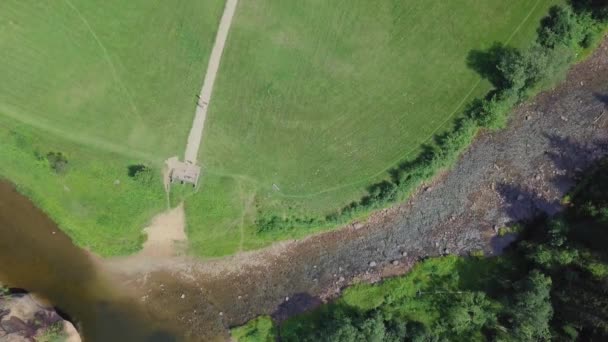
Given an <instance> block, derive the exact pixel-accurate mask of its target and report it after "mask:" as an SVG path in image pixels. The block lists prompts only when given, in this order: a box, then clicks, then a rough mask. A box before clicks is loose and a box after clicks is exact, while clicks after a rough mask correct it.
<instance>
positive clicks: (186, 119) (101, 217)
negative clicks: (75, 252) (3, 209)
mask: <svg viewBox="0 0 608 342" xmlns="http://www.w3.org/2000/svg"><path fill="white" fill-rule="evenodd" d="M223 6H224V2H223V1H222V0H207V1H181V2H172V1H160V0H152V1H151V0H134V1H128V2H124V1H118V0H109V1H103V2H99V1H91V0H56V1H34V0H6V1H2V2H0V50H2V51H3V53H2V54H0V165H1V166H0V177H4V178H7V179H9V180H10V181H12V182H14V183H15V184H16V185H17V186H18V188H19V189H20V191H22V192H24V193H25V194H27V195H28V196H29V197H30V198H32V199H33V200H34V202H36V204H37V205H38V206H39V207H40V208H42V209H43V210H44V211H45V212H46V213H47V214H49V215H50V216H51V218H52V219H53V220H55V221H56V222H57V223H58V224H59V225H60V227H61V228H62V229H63V230H65V231H66V233H68V234H69V235H70V236H71V237H72V238H73V239H74V240H75V242H76V243H77V244H78V245H80V246H84V247H87V248H89V249H91V250H92V251H94V252H96V253H98V254H101V255H119V254H128V253H131V252H134V251H136V250H137V249H139V248H140V245H141V242H142V239H143V236H142V234H141V229H142V228H143V227H145V226H146V224H147V223H148V222H149V220H150V218H151V217H152V216H153V215H154V214H157V213H158V212H160V211H162V210H164V209H165V208H166V202H165V195H164V193H163V189H162V184H161V182H160V175H158V174H157V175H156V178H155V181H157V182H153V183H152V184H140V183H138V182H136V181H135V180H134V179H132V178H129V177H128V176H127V172H128V171H127V167H128V166H129V165H133V164H139V163H147V164H150V165H151V166H153V167H154V168H155V170H156V172H157V173H158V170H160V167H161V163H162V161H163V160H164V159H165V158H167V157H169V156H170V155H174V154H178V153H181V151H182V150H183V148H184V146H185V143H186V136H187V134H188V131H189V129H190V124H191V123H192V116H193V113H194V108H195V100H196V98H195V95H196V94H198V91H199V89H200V86H201V84H202V80H203V74H204V68H205V66H206V64H207V58H208V54H209V52H210V50H211V45H212V44H213V39H214V37H215V31H216V29H217V25H218V22H219V18H220V15H221V13H222V9H223ZM58 136H60V137H61V138H57V137H58ZM48 152H61V153H63V154H65V155H66V156H67V158H68V161H69V164H68V165H69V166H68V171H67V172H66V173H65V174H64V175H58V174H55V173H54V172H53V171H52V170H51V169H50V168H49V166H48V165H47V163H46V161H44V160H40V159H39V158H37V156H36V153H38V154H41V155H46V153H48ZM116 180H118V181H119V182H120V184H119V185H115V181H116Z"/></svg>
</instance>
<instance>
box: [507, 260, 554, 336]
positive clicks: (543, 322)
mask: <svg viewBox="0 0 608 342" xmlns="http://www.w3.org/2000/svg"><path fill="white" fill-rule="evenodd" d="M516 288H517V289H518V290H519V291H518V293H517V294H516V295H515V303H514V305H513V306H512V308H511V310H510V311H511V317H512V322H511V323H512V329H511V334H512V337H514V338H515V340H518V341H547V340H549V339H550V338H551V331H550V329H549V322H550V321H551V318H552V317H553V307H552V306H551V300H550V297H551V296H550V291H551V278H550V277H548V276H546V275H544V274H542V273H541V272H539V271H537V270H534V271H532V272H531V273H530V275H528V277H527V278H525V279H524V280H522V281H520V282H519V283H518V284H517V285H516Z"/></svg>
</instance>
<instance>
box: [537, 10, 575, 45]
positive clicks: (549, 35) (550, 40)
mask: <svg viewBox="0 0 608 342" xmlns="http://www.w3.org/2000/svg"><path fill="white" fill-rule="evenodd" d="M578 27H579V25H578V23H577V20H576V17H575V16H574V13H572V10H571V9H570V8H569V7H564V6H554V7H551V9H550V10H549V15H548V16H547V17H545V18H544V19H543V20H542V22H541V26H540V28H539V29H538V42H539V43H540V44H541V45H542V46H545V47H547V48H551V49H552V48H554V47H556V46H558V45H560V44H561V45H566V46H570V45H572V44H573V43H578V41H576V42H575V40H578V39H575V36H577V34H576V32H575V31H576V30H577V28H578Z"/></svg>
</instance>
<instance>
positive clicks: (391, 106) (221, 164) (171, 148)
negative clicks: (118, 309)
mask: <svg viewBox="0 0 608 342" xmlns="http://www.w3.org/2000/svg"><path fill="white" fill-rule="evenodd" d="M558 2H561V1H560V0H533V1H529V0H509V1H507V0H488V1H483V2H480V1H474V0H454V1H440V0H433V1H426V2H420V1H414V0H405V1H396V0H382V1H376V2H373V3H372V2H369V1H363V0H356V1H350V2H336V1H321V0H310V1H284V0H283V1H280V0H260V1H248V0H242V1H240V3H239V6H238V8H237V13H236V16H235V18H234V21H233V26H232V28H231V31H230V36H229V38H228V44H227V48H226V50H225V51H224V57H223V59H222V65H221V67H220V72H219V75H218V80H217V82H216V84H215V89H214V96H213V98H212V102H211V107H210V112H209V116H208V119H207V124H206V129H205V134H204V141H203V145H202V148H201V152H200V156H199V157H200V160H201V161H202V164H203V168H204V175H203V177H202V181H201V183H202V184H201V188H200V189H199V191H198V192H196V193H193V192H191V190H188V189H185V188H183V189H180V188H179V187H176V188H175V189H174V190H175V191H174V193H173V194H172V195H171V196H172V198H171V203H173V204H175V203H178V202H179V201H180V200H182V199H185V200H186V211H187V231H188V235H189V238H190V245H191V251H192V253H193V254H196V255H200V256H220V255H226V254H230V253H234V252H236V251H239V250H248V249H254V248H259V247H262V246H265V245H267V244H269V243H271V242H273V241H276V240H278V239H285V238H293V237H301V236H304V235H306V234H310V233H311V232H313V231H318V230H320V229H326V228H328V227H317V228H315V229H310V230H301V231H291V232H276V233H273V234H264V235H260V234H257V233H256V229H255V227H254V224H253V222H254V220H255V219H256V215H258V213H259V212H263V213H272V214H278V215H306V216H323V215H325V214H327V213H328V212H330V211H333V210H335V209H337V208H340V207H342V206H343V205H344V204H346V203H348V202H350V201H352V200H354V199H357V198H358V197H360V196H361V194H362V193H363V192H364V190H365V187H366V186H367V185H368V184H370V183H372V182H374V181H377V180H379V179H383V178H385V177H387V173H386V171H387V170H388V169H389V168H391V167H393V166H394V165H395V164H396V163H397V162H399V161H402V160H404V159H407V158H409V157H414V156H415V155H416V153H417V152H418V151H419V150H420V146H421V144H422V143H424V142H425V141H428V140H429V139H431V138H432V137H433V135H434V134H435V133H438V132H441V131H442V130H444V129H447V128H448V127H449V125H450V124H451V123H452V122H453V119H454V118H455V117H456V116H457V115H458V114H459V113H460V112H461V110H462V108H463V106H464V105H465V104H466V103H467V102H468V101H469V100H471V99H473V98H475V97H477V96H480V95H482V94H484V93H485V92H487V91H488V89H489V88H490V84H489V83H487V82H486V81H483V80H481V79H480V77H479V76H478V75H477V74H476V73H475V72H474V71H472V70H471V69H470V68H469V67H468V66H467V65H466V58H467V54H468V53H469V52H470V51H471V50H483V49H485V48H487V47H489V46H490V45H492V44H493V43H494V42H497V41H498V42H503V43H509V44H511V45H514V46H521V45H525V44H527V43H528V42H530V41H531V40H532V39H533V37H534V34H535V29H536V28H537V26H538V22H539V19H540V18H541V17H542V16H544V15H545V14H546V13H547V9H548V7H549V6H550V5H552V4H555V3H558ZM223 6H224V1H222V0H207V1H181V2H178V3H173V2H168V1H159V0H156V1H149V0H148V1H143V0H134V1H129V2H127V3H126V2H124V1H118V0H109V1H104V2H103V3H98V2H95V1H91V0H54V1H45V2H40V1H33V0H7V1H3V2H2V3H0V49H1V50H2V51H4V52H5V53H3V54H1V55H0V123H2V126H1V127H0V138H1V139H0V144H1V145H2V146H0V165H2V167H0V176H2V177H6V178H8V179H9V180H11V181H13V182H15V183H16V184H17V185H18V186H19V187H20V189H21V190H22V191H24V192H26V193H27V194H28V195H29V196H30V197H32V198H33V199H34V200H35V202H36V203H37V204H38V205H39V206H41V208H42V209H43V210H45V211H46V212H47V213H48V214H49V215H50V216H51V217H52V218H53V219H55V220H56V221H57V222H58V223H59V224H60V225H61V227H62V228H63V229H65V230H66V231H67V232H68V233H69V234H70V235H71V236H73V237H74V238H75V240H76V241H77V242H78V243H79V244H80V245H82V246H86V247H88V248H91V249H92V250H94V251H96V252H98V253H100V254H103V255H113V254H125V253H128V252H132V251H133V250H135V249H137V248H138V246H139V245H140V242H141V234H140V230H141V228H142V227H143V226H144V225H145V223H146V222H147V221H148V220H149V219H150V217H151V216H152V215H153V214H154V213H157V212H159V211H160V210H162V208H163V206H164V197H163V194H162V188H161V184H160V179H159V182H158V184H149V185H147V186H142V185H141V184H138V183H137V182H135V181H134V180H133V179H130V178H128V177H127V167H128V165H131V164H136V163H147V164H149V165H151V166H153V167H154V168H155V169H156V170H157V171H158V170H159V169H160V166H161V163H162V161H163V160H164V159H165V158H167V157H169V156H171V155H181V153H182V152H183V149H184V146H185V142H186V137H187V134H188V131H189V129H190V124H191V122H192V116H193V113H194V108H195V95H196V94H197V93H198V92H199V90H200V87H201V84H202V79H203V74H204V69H205V66H206V64H207V59H208V55H209V53H210V49H211V45H212V43H213V39H214V36H215V32H216V29H217V25H218V22H219V17H220V15H221V12H222V9H223ZM51 151H61V152H63V153H65V154H66V155H67V157H68V159H69V161H70V167H69V171H68V172H67V174H65V175H57V174H54V173H53V172H52V171H51V170H50V169H49V167H48V165H44V163H42V162H41V161H40V158H38V157H37V153H38V155H39V154H46V153H48V152H51ZM116 180H120V186H118V187H116V186H115V185H114V183H115V181H116ZM66 189H69V190H66Z"/></svg>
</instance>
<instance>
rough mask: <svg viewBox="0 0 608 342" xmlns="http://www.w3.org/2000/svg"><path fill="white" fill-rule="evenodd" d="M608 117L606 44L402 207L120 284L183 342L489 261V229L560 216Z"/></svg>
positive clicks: (184, 261) (161, 267)
mask: <svg viewBox="0 0 608 342" xmlns="http://www.w3.org/2000/svg"><path fill="white" fill-rule="evenodd" d="M607 111H608V40H607V41H605V42H604V43H603V44H602V46H601V47H600V48H599V49H598V50H597V51H596V53H595V54H594V55H593V56H592V57H591V58H590V59H589V60H588V61H586V62H584V63H581V64H579V65H577V66H575V67H574V68H573V69H572V70H571V71H570V73H569V75H568V79H567V80H566V81H565V82H564V83H563V84H562V85H560V86H559V87H558V88H556V89H555V90H553V91H550V92H546V93H543V94H540V95H539V96H538V97H537V98H536V99H534V100H533V101H530V102H529V103H527V104H525V105H522V106H520V107H519V108H517V109H516V110H515V112H514V113H513V114H512V118H511V120H510V123H509V126H508V127H507V128H506V129H505V130H503V131H501V132H497V133H484V134H481V136H479V137H478V139H477V140H476V141H475V142H474V143H473V145H472V146H471V148H470V149H469V150H468V151H467V152H466V153H465V154H464V155H463V156H462V157H461V158H460V160H459V161H458V163H457V164H456V165H455V167H454V168H453V170H451V171H450V172H448V173H446V174H444V175H442V176H441V177H439V178H438V179H437V180H436V181H435V182H434V183H433V184H428V185H427V186H424V187H422V188H421V190H420V191H419V193H418V194H417V195H415V196H414V198H413V199H412V200H411V201H409V202H408V203H403V204H401V205H398V206H396V207H394V208H390V209H386V210H383V211H381V212H379V213H377V214H374V215H373V216H372V217H371V218H370V219H369V220H368V221H367V222H365V223H358V224H353V225H351V226H348V227H345V228H344V229H341V230H337V231H333V232H329V233H324V234H320V235H317V236H312V237H309V238H307V239H304V240H301V241H287V242H283V243H280V244H276V245H274V246H272V247H271V248H268V249H265V250H261V251H256V252H246V253H240V254H238V255H236V256H233V257H229V258H225V259H221V260H207V261H200V260H194V259H188V258H173V259H172V260H164V261H163V262H162V263H159V264H156V265H155V267H154V268H153V269H148V270H146V271H145V272H140V273H138V274H135V273H130V274H128V275H127V278H128V279H129V283H130V284H131V285H135V287H136V288H139V291H142V292H144V293H145V296H146V298H148V301H147V303H148V304H149V305H151V308H152V309H153V310H159V311H161V310H164V311H167V312H174V313H177V314H175V315H176V317H177V320H178V321H180V322H187V324H184V325H183V329H184V331H185V332H186V334H187V335H190V336H202V335H200V334H201V333H202V332H203V331H204V335H205V336H207V337H209V339H210V338H211V337H212V336H214V337H218V336H223V338H227V335H226V334H227V330H226V328H227V327H229V326H233V325H238V324H241V323H243V322H245V321H247V320H249V319H251V318H253V317H255V316H256V315H260V314H272V315H273V316H274V317H275V318H283V317H286V316H288V315H290V314H293V313H295V312H299V311H301V310H303V309H306V308H309V307H312V306H315V305H317V304H318V303H320V302H321V300H323V299H324V298H327V296H331V295H333V294H336V293H339V292H340V289H341V288H342V287H343V286H345V285H347V284H348V283H350V282H352V281H356V280H360V279H364V280H378V279H380V278H381V277H382V276H384V275H387V274H388V275H390V274H398V273H403V272H405V271H406V270H407V269H408V268H409V267H410V266H411V265H412V264H413V262H414V261H415V260H416V259H417V258H419V257H422V256H429V255H438V254H443V253H466V252H467V251H470V250H473V249H485V250H486V251H487V252H492V250H493V247H496V246H498V245H500V241H498V240H497V239H496V236H495V235H496V233H495V228H497V227H500V226H502V225H504V224H506V223H508V222H511V221H517V220H523V219H527V218H531V217H533V216H535V215H537V214H539V213H547V214H555V213H556V212H557V211H559V210H560V208H561V207H560V204H559V203H560V199H561V198H562V197H563V195H564V194H565V193H566V192H567V191H568V189H570V187H571V186H572V185H573V184H574V183H575V180H576V178H577V176H578V174H579V173H580V172H581V171H582V170H583V169H584V168H585V167H588V166H589V165H591V164H592V163H593V161H594V160H597V159H598V158H600V157H602V156H605V155H607V154H608V114H605V113H607ZM370 265H375V266H373V267H371V266H370ZM168 286H170V287H171V289H172V290H171V293H167V291H166V290H164V289H167V287H168ZM182 296H183V297H182ZM180 298H191V299H192V300H187V301H184V300H180ZM172 320H176V318H175V317H174V318H172Z"/></svg>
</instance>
